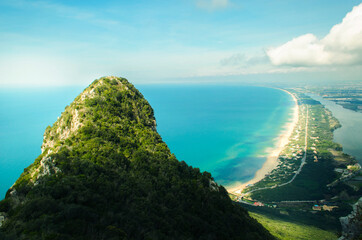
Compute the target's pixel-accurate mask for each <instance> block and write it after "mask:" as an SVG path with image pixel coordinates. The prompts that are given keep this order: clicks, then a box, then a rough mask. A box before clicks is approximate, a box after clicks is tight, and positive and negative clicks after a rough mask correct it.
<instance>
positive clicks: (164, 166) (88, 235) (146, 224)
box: [0, 77, 274, 240]
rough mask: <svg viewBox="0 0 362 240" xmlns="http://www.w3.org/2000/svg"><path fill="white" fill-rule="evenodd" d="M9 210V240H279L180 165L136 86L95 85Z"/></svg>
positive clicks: (66, 118) (10, 197) (57, 126)
mask: <svg viewBox="0 0 362 240" xmlns="http://www.w3.org/2000/svg"><path fill="white" fill-rule="evenodd" d="M41 149H42V153H41V155H40V156H39V157H38V158H37V159H36V160H35V161H34V163H33V164H31V165H30V166H29V167H28V168H26V169H25V170H24V173H23V174H22V175H21V176H20V178H19V179H18V180H17V181H16V182H15V184H14V185H13V186H12V187H11V188H10V189H9V190H8V192H7V194H6V197H5V199H4V200H3V201H1V202H0V215H1V216H3V217H5V221H4V222H3V223H2V226H1V228H0V238H1V239H62V240H65V239H87V240H89V239H248V240H251V239H263V240H265V239H274V238H273V236H271V235H270V234H269V233H268V231H266V230H265V229H264V228H263V227H262V226H261V225H260V224H259V223H257V222H256V221H255V220H254V219H252V218H250V217H249V215H248V213H247V211H246V210H244V209H243V208H241V207H240V206H238V205H236V204H234V203H233V202H232V201H231V200H230V198H229V197H228V194H227V192H226V190H225V189H224V188H223V187H222V186H219V185H218V184H217V183H215V182H214V180H213V178H212V177H211V175H210V173H207V172H203V173H201V172H200V171H199V169H197V168H192V167H190V166H188V165H187V164H186V163H185V162H179V161H178V160H177V159H176V158H175V156H174V155H173V154H171V153H170V150H169V149H168V147H167V145H166V144H165V143H164V142H163V141H162V139H161V137H160V135H159V134H158V133H157V131H156V121H155V118H154V114H153V109H152V108H151V106H150V105H149V103H148V102H147V101H146V100H145V98H144V97H143V96H142V94H141V93H140V92H139V91H138V90H137V89H136V88H135V87H134V86H133V85H132V84H130V83H129V82H128V81H127V80H126V79H124V78H117V77H104V78H100V79H98V80H95V81H94V82H93V83H92V84H91V85H90V86H89V87H88V88H86V89H85V90H84V91H83V92H82V93H81V94H80V95H79V96H78V97H77V98H76V99H75V100H74V101H73V102H72V103H71V104H70V105H69V106H67V107H66V108H65V111H64V112H63V113H62V114H61V117H59V118H58V120H57V121H56V122H55V123H54V124H53V126H51V127H50V126H49V127H48V128H47V129H46V131H45V134H44V141H43V144H42V147H41Z"/></svg>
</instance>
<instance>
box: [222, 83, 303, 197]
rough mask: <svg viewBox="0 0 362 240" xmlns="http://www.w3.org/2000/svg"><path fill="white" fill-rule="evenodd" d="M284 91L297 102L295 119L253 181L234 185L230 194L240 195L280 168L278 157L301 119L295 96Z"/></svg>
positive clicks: (296, 102) (296, 103)
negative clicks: (248, 186)
mask: <svg viewBox="0 0 362 240" xmlns="http://www.w3.org/2000/svg"><path fill="white" fill-rule="evenodd" d="M280 90H282V91H285V92H286V93H288V94H289V95H290V96H291V97H292V98H293V101H294V102H295V106H294V108H293V117H292V118H291V119H290V121H288V122H287V123H286V125H285V127H284V130H283V132H282V133H281V134H280V136H279V137H278V141H277V144H276V145H275V148H273V149H272V150H271V151H269V152H268V157H267V159H266V161H265V163H264V164H263V166H262V167H261V168H260V169H259V170H258V171H257V172H256V173H255V175H254V177H253V179H251V180H250V181H248V182H246V183H238V184H236V185H233V186H231V187H229V188H227V190H228V192H229V193H233V194H240V193H241V191H242V190H243V189H244V188H245V187H246V186H247V185H249V184H254V183H256V182H258V181H260V180H261V179H263V178H264V177H265V176H266V175H267V174H268V173H270V172H271V171H272V170H273V169H275V168H276V167H277V166H278V157H279V154H280V153H281V151H282V150H283V149H284V147H285V146H286V145H287V144H288V142H289V138H290V136H291V135H292V133H293V130H294V128H295V126H296V124H297V122H298V118H299V107H298V101H297V98H296V97H295V96H294V94H292V93H290V92H288V91H287V90H284V89H280Z"/></svg>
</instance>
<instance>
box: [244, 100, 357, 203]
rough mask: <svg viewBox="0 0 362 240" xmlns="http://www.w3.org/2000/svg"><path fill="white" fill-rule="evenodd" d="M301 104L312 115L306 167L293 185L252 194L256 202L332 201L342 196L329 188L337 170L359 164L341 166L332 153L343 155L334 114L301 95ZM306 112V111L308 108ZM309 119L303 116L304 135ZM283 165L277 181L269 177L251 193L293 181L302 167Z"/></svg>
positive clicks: (302, 136)
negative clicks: (295, 173)
mask: <svg viewBox="0 0 362 240" xmlns="http://www.w3.org/2000/svg"><path fill="white" fill-rule="evenodd" d="M298 100H299V104H300V108H303V107H304V106H305V105H307V106H308V111H309V117H308V118H309V119H308V138H307V143H308V145H307V146H308V148H307V154H306V164H305V165H304V166H303V169H302V171H301V173H300V174H299V175H297V176H296V178H295V180H294V181H293V182H291V183H290V184H287V185H284V186H281V187H276V188H272V189H264V190H260V191H255V192H253V193H252V194H251V197H252V198H254V199H258V200H262V201H284V200H321V199H327V200H329V199H331V198H332V197H334V196H336V195H338V194H339V193H338V191H336V189H335V188H331V187H330V186H329V184H330V183H332V182H333V181H334V180H336V179H337V177H338V176H337V173H336V172H335V171H334V169H335V168H336V167H341V168H344V169H346V166H347V165H348V164H353V163H354V162H355V160H354V159H353V158H351V157H345V161H344V162H342V161H340V162H338V161H336V159H335V156H333V154H332V152H340V153H341V150H342V147H341V146H340V145H339V144H337V143H335V142H333V131H334V130H335V129H336V128H338V127H339V126H340V124H339V122H338V121H337V120H336V119H335V118H334V117H333V116H332V114H331V112H330V111H328V110H327V109H325V108H324V106H323V105H321V104H320V103H319V102H317V101H315V100H313V99H311V98H310V97H308V96H306V95H304V94H301V93H299V94H298ZM304 109H306V108H305V107H304ZM304 111H306V110H304ZM305 115H306V113H304V116H303V115H302V117H304V118H303V121H302V123H301V124H302V126H303V128H302V131H304V132H305V123H306V121H305ZM299 124H300V123H299ZM304 132H302V133H301V137H300V139H302V140H303V143H300V142H299V144H300V145H302V146H303V147H304V146H305V145H304V137H305V133H304ZM281 163H282V166H280V167H279V169H275V170H274V172H277V173H278V175H277V179H270V177H267V178H265V179H263V180H262V181H260V182H259V183H256V184H255V185H254V186H253V187H252V188H251V189H253V188H254V189H256V188H260V187H264V186H270V185H272V184H275V183H283V182H286V181H288V180H289V179H291V176H292V175H294V173H293V171H295V169H296V167H299V165H300V161H298V160H296V161H294V165H292V166H291V167H290V166H289V168H285V167H284V168H283V166H284V165H285V163H284V162H283V159H281ZM283 164H284V165H283ZM288 169H289V170H288ZM280 170H282V171H280ZM291 173H292V174H291ZM274 175H275V174H274ZM285 176H289V178H287V179H284V178H285ZM246 191H247V190H246Z"/></svg>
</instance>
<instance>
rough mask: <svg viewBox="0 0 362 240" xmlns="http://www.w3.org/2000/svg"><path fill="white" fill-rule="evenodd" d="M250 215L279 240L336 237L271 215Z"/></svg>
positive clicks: (251, 213) (324, 239) (320, 239)
mask: <svg viewBox="0 0 362 240" xmlns="http://www.w3.org/2000/svg"><path fill="white" fill-rule="evenodd" d="M250 215H251V216H252V217H253V218H255V219H257V220H258V222H260V223H261V224H263V226H264V227H265V228H266V229H268V231H270V233H272V234H273V235H274V236H276V237H277V238H279V239H280V240H310V239H313V240H333V239H335V240H336V239H337V238H338V236H337V235H336V234H335V233H333V232H330V231H326V230H322V229H319V228H316V227H315V226H311V225H305V224H300V223H295V222H292V221H288V220H285V219H282V218H279V217H276V216H272V215H263V214H260V213H253V212H250Z"/></svg>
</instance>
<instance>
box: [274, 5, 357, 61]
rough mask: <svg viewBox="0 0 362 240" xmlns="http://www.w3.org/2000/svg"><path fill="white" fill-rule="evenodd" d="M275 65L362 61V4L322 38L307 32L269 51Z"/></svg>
mask: <svg viewBox="0 0 362 240" xmlns="http://www.w3.org/2000/svg"><path fill="white" fill-rule="evenodd" d="M267 55H268V57H269V59H270V61H271V62H272V63H273V64H274V65H291V66H323V65H353V64H361V63H362V4H360V5H358V6H355V7H354V8H353V9H352V11H351V12H349V13H348V14H347V15H346V16H345V17H344V19H343V20H342V22H341V23H339V24H337V25H335V26H333V27H332V29H331V30H330V32H329V33H328V34H327V35H326V36H325V37H324V38H322V39H318V38H317V37H316V36H315V35H313V34H310V33H309V34H305V35H302V36H299V37H297V38H294V39H292V40H291V41H289V42H287V43H285V44H283V45H281V46H279V47H276V48H270V49H269V50H267Z"/></svg>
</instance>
